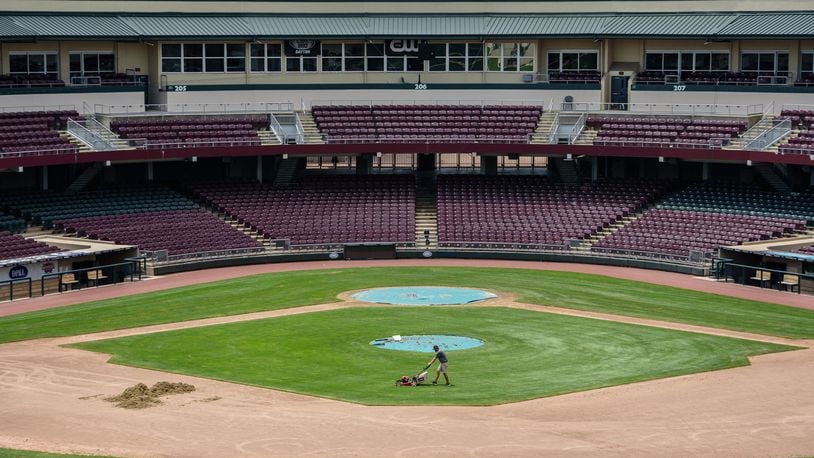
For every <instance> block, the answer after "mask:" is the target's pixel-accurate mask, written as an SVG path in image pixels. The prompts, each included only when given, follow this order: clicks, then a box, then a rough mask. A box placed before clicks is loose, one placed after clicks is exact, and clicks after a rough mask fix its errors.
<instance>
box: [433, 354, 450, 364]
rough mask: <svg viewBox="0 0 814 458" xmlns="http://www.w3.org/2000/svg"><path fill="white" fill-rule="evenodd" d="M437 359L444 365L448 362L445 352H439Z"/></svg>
mask: <svg viewBox="0 0 814 458" xmlns="http://www.w3.org/2000/svg"><path fill="white" fill-rule="evenodd" d="M435 357H436V358H438V361H440V362H442V363H445V362H447V355H445V354H444V352H443V351H439V352H438V353H436V354H435Z"/></svg>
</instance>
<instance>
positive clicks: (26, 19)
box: [0, 11, 814, 40]
mask: <svg viewBox="0 0 814 458" xmlns="http://www.w3.org/2000/svg"><path fill="white" fill-rule="evenodd" d="M302 37H308V38H399V37H405V38H406V37H410V38H427V39H433V38H447V39H454V38H473V37H482V38H494V39H500V38H504V37H505V38H518V37H525V38H546V37H573V38H603V37H609V38H624V37H630V38H641V37H647V38H653V39H658V38H687V39H699V38H703V39H715V38H721V39H731V38H746V39H748V38H795V39H810V38H814V12H808V11H807V12H799V13H788V12H784V13H737V12H733V13H665V14H653V13H648V14H580V15H567V14H565V15H564V14H542V15H541V14H536V15H517V14H461V15H449V14H445V15H432V14H428V15H374V14H363V15H305V14H303V15H285V14H279V15H271V14H252V15H239V14H231V15H224V14H217V15H202V14H198V15H189V14H177V13H173V14H144V15H136V14H121V15H113V14H99V15H87V14H84V15H81V14H77V15H68V14H60V15H49V14H23V13H15V14H8V15H0V40H2V39H6V40H12V39H17V40H20V39H22V38H29V39H120V40H127V39H130V40H144V39H150V40H172V39H189V38H200V39H207V38H232V39H255V38H302Z"/></svg>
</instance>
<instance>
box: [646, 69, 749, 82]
mask: <svg viewBox="0 0 814 458" xmlns="http://www.w3.org/2000/svg"><path fill="white" fill-rule="evenodd" d="M635 82H636V84H712V85H729V86H755V85H757V84H758V75H757V74H756V73H739V72H736V73H732V72H682V73H681V74H680V75H679V74H678V72H675V71H667V72H659V71H650V70H648V71H644V72H640V73H639V74H638V75H636V81H635Z"/></svg>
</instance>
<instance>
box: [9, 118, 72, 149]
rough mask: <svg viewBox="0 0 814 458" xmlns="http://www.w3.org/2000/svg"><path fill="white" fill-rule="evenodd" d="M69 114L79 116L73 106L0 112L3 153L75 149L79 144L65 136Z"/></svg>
mask: <svg viewBox="0 0 814 458" xmlns="http://www.w3.org/2000/svg"><path fill="white" fill-rule="evenodd" d="M68 118H74V119H77V118H79V114H78V113H77V112H76V111H73V110H65V111H16V112H4V113H0V153H20V154H24V153H26V152H31V153H32V154H33V153H36V152H39V151H46V150H47V151H53V152H54V153H73V152H76V151H78V148H77V147H76V145H74V144H72V143H71V142H70V141H69V140H68V139H66V138H64V137H61V136H60V134H59V132H58V130H64V129H66V127H67V122H68Z"/></svg>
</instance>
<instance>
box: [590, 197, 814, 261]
mask: <svg viewBox="0 0 814 458" xmlns="http://www.w3.org/2000/svg"><path fill="white" fill-rule="evenodd" d="M807 222H814V193H812V192H808V193H805V194H802V195H799V196H793V197H789V196H783V195H781V194H777V193H772V192H765V191H761V190H759V189H757V188H755V187H751V186H746V185H738V184H720V183H718V184H709V183H706V184H693V185H691V186H689V187H688V188H686V189H685V190H683V191H681V192H678V193H676V194H675V195H673V196H671V197H670V198H669V199H666V200H665V201H664V202H662V203H660V204H659V205H657V206H656V208H654V209H652V210H649V211H647V212H645V213H644V215H642V217H640V218H639V219H637V220H636V221H634V222H632V223H630V224H628V225H626V226H625V227H623V228H622V229H621V230H619V231H617V232H615V233H613V234H611V235H610V236H608V237H606V238H604V239H603V240H601V241H600V242H598V243H596V244H594V246H593V247H592V248H591V249H592V250H593V251H598V252H608V251H610V252H646V253H663V254H668V255H671V256H676V257H687V256H689V255H690V252H691V251H699V252H702V253H704V254H705V255H710V254H712V253H714V252H715V251H716V250H717V249H718V248H719V247H721V246H728V245H739V244H742V243H744V242H748V241H757V240H766V239H769V238H773V237H780V236H782V235H783V234H787V233H792V232H794V231H797V230H801V229H804V228H805V227H806V224H807Z"/></svg>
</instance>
